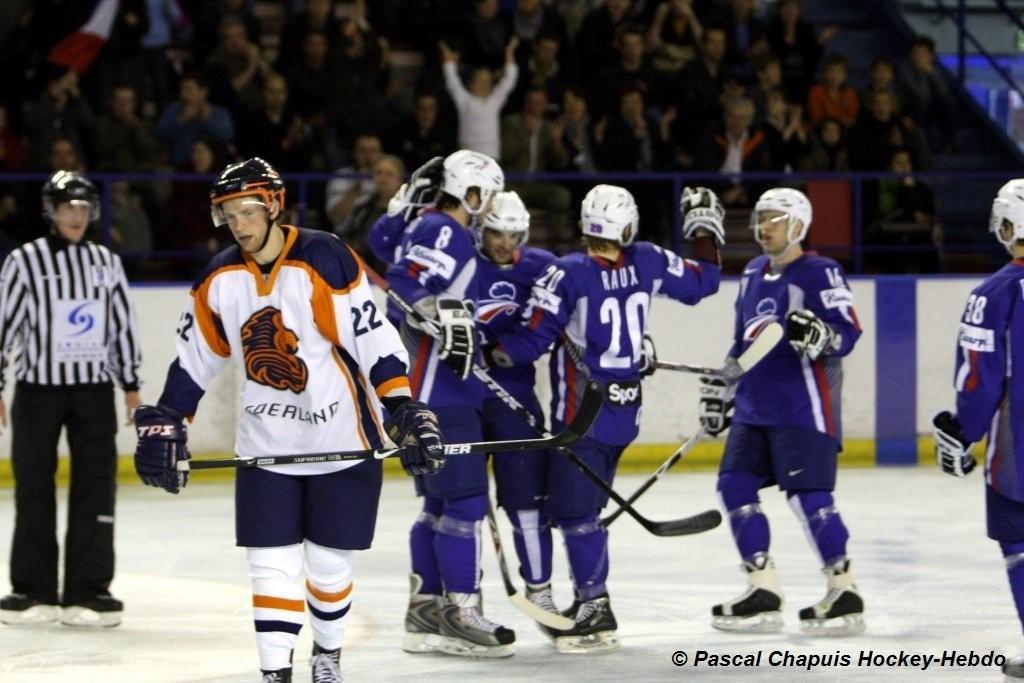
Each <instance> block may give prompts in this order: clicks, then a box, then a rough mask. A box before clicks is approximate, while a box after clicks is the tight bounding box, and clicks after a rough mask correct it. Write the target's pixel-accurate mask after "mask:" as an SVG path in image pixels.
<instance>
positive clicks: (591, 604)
mask: <svg viewBox="0 0 1024 683" xmlns="http://www.w3.org/2000/svg"><path fill="white" fill-rule="evenodd" d="M562 614H563V615H565V616H567V617H569V618H570V619H572V620H573V621H575V622H576V624H575V626H573V627H572V628H571V629H569V630H568V631H559V630H558V629H553V628H549V627H542V630H543V631H544V632H545V633H546V634H547V635H548V637H549V638H551V640H553V641H554V643H555V649H557V650H558V651H559V652H562V653H564V654H589V653H596V652H611V651H612V650H618V649H619V645H620V643H619V639H618V636H617V635H616V634H615V632H616V630H617V629H618V628H619V625H618V623H617V622H616V621H615V615H614V614H613V613H612V604H611V601H610V600H609V599H608V594H607V593H605V594H604V595H599V596H597V597H596V598H593V599H592V600H585V601H582V602H581V601H580V599H579V597H577V598H576V600H575V601H574V602H573V604H572V607H570V608H569V609H567V610H566V611H564V612H562Z"/></svg>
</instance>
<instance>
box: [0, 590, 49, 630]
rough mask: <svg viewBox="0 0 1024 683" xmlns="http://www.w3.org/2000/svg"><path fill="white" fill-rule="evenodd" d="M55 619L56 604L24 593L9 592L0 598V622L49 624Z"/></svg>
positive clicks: (24, 624) (26, 624)
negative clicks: (47, 602)
mask: <svg viewBox="0 0 1024 683" xmlns="http://www.w3.org/2000/svg"><path fill="white" fill-rule="evenodd" d="M54 621H57V606H56V605H47V604H46V603H44V602H40V601H39V600H36V599H35V598H31V597H29V596H27V595H25V594H24V593H11V594H10V595H7V596H5V597H4V598H2V599H0V622H3V623H4V624H8V625H10V626H28V625H31V624H49V623H52V622H54Z"/></svg>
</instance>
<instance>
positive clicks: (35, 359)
mask: <svg viewBox="0 0 1024 683" xmlns="http://www.w3.org/2000/svg"><path fill="white" fill-rule="evenodd" d="M43 213H44V214H45V216H46V218H47V220H48V222H49V223H50V226H51V230H50V233H49V234H47V235H46V236H45V237H40V238H39V239H36V240H33V241H31V242H28V243H26V244H23V245H22V246H20V247H18V248H17V249H15V250H14V251H13V252H11V254H10V255H9V256H8V257H7V259H6V260H5V261H4V263H3V267H2V269H0V388H2V386H3V382H4V380H5V375H6V373H5V372H4V371H5V369H6V366H7V355H8V354H9V353H11V352H12V351H13V350H14V349H15V347H18V348H19V350H18V352H17V363H16V367H15V373H14V374H15V377H16V378H17V385H16V387H15V392H14V403H13V405H12V407H11V422H12V448H11V450H12V454H11V460H12V464H13V468H14V482H15V484H14V485H15V489H14V504H15V512H16V520H15V525H14V542H13V544H12V546H11V566H10V576H11V584H12V586H13V592H12V594H11V595H8V596H6V597H4V598H3V599H2V600H0V621H3V622H4V623H6V624H27V623H42V622H50V621H56V620H57V619H58V617H59V619H60V621H61V622H62V623H64V624H67V625H70V626H116V625H117V624H119V623H120V621H121V611H122V604H121V601H119V600H117V599H115V598H113V597H112V596H111V595H110V591H109V586H110V582H111V580H112V579H113V577H114V486H115V473H116V471H117V450H116V447H115V444H114V436H115V434H116V433H117V418H116V417H115V412H114V384H113V383H114V382H117V384H118V385H120V387H121V388H122V389H123V390H124V395H125V408H126V410H127V414H128V416H129V420H130V417H131V415H132V413H133V412H134V411H135V408H136V407H138V406H139V404H140V400H139V376H138V371H139V363H140V360H141V354H140V352H139V342H138V332H137V331H136V327H135V319H134V316H133V313H132V308H131V304H130V302H129V300H128V283H127V282H126V280H125V275H124V270H123V268H122V266H121V260H120V259H119V258H118V257H117V256H116V255H115V254H112V253H111V252H110V250H109V249H107V248H106V247H104V246H101V245H99V244H94V243H93V242H90V241H89V240H87V239H85V232H86V229H87V228H88V227H89V223H90V222H92V221H95V220H96V219H98V218H99V194H98V193H97V191H96V186H95V185H93V184H92V183H91V182H90V181H89V180H87V179H86V178H85V177H84V176H82V175H81V174H79V173H73V172H67V171H59V172H57V173H55V174H54V175H53V176H51V177H50V179H49V180H48V181H47V183H46V184H45V185H44V186H43ZM0 425H3V426H6V425H7V408H6V406H5V405H4V403H3V401H2V400H0ZM62 427H66V428H67V437H68V444H69V446H70V448H71V491H70V501H69V505H68V532H67V539H66V542H65V547H64V590H63V593H58V586H57V575H58V572H57V557H58V549H57V538H56V535H57V510H56V491H55V484H54V475H55V473H56V469H57V439H58V437H59V436H60V431H61V428H62ZM58 605H59V606H60V610H59V611H58Z"/></svg>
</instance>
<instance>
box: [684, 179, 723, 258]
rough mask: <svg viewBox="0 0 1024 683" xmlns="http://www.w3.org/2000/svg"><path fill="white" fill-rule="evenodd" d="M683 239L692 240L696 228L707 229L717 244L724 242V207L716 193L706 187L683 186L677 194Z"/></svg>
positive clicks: (720, 244)
mask: <svg viewBox="0 0 1024 683" xmlns="http://www.w3.org/2000/svg"><path fill="white" fill-rule="evenodd" d="M679 213H680V214H681V215H682V217H683V239H684V240H692V239H693V238H694V237H695V236H696V233H697V230H701V229H703V230H707V231H708V232H709V233H711V235H712V236H713V237H714V238H715V243H716V244H717V245H718V246H720V247H721V246H722V245H724V244H725V227H724V225H723V221H724V220H725V208H724V207H723V206H722V202H721V201H719V199H718V195H716V194H715V193H714V192H713V191H711V190H709V189H708V188H706V187H685V188H683V192H682V194H680V195H679Z"/></svg>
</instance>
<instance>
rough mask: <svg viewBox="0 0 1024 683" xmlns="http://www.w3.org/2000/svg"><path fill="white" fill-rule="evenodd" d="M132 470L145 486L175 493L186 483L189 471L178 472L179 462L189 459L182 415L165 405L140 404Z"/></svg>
mask: <svg viewBox="0 0 1024 683" xmlns="http://www.w3.org/2000/svg"><path fill="white" fill-rule="evenodd" d="M135 432H136V433H137V434H138V435H139V443H138V444H137V445H136V446H135V472H136V474H138V475H139V478H140V479H141V480H142V482H143V483H144V484H146V485H148V486H158V487H160V488H162V489H163V490H165V491H167V492H168V493H177V492H178V491H180V490H181V489H183V488H185V484H187V483H188V472H179V471H178V469H177V465H178V462H179V461H182V460H188V459H189V457H190V455H189V452H188V445H187V443H186V442H187V440H188V430H187V429H186V428H185V423H184V416H183V415H182V414H181V413H179V412H178V411H176V410H172V409H170V408H167V407H165V406H139V407H138V408H137V409H136V411H135Z"/></svg>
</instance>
